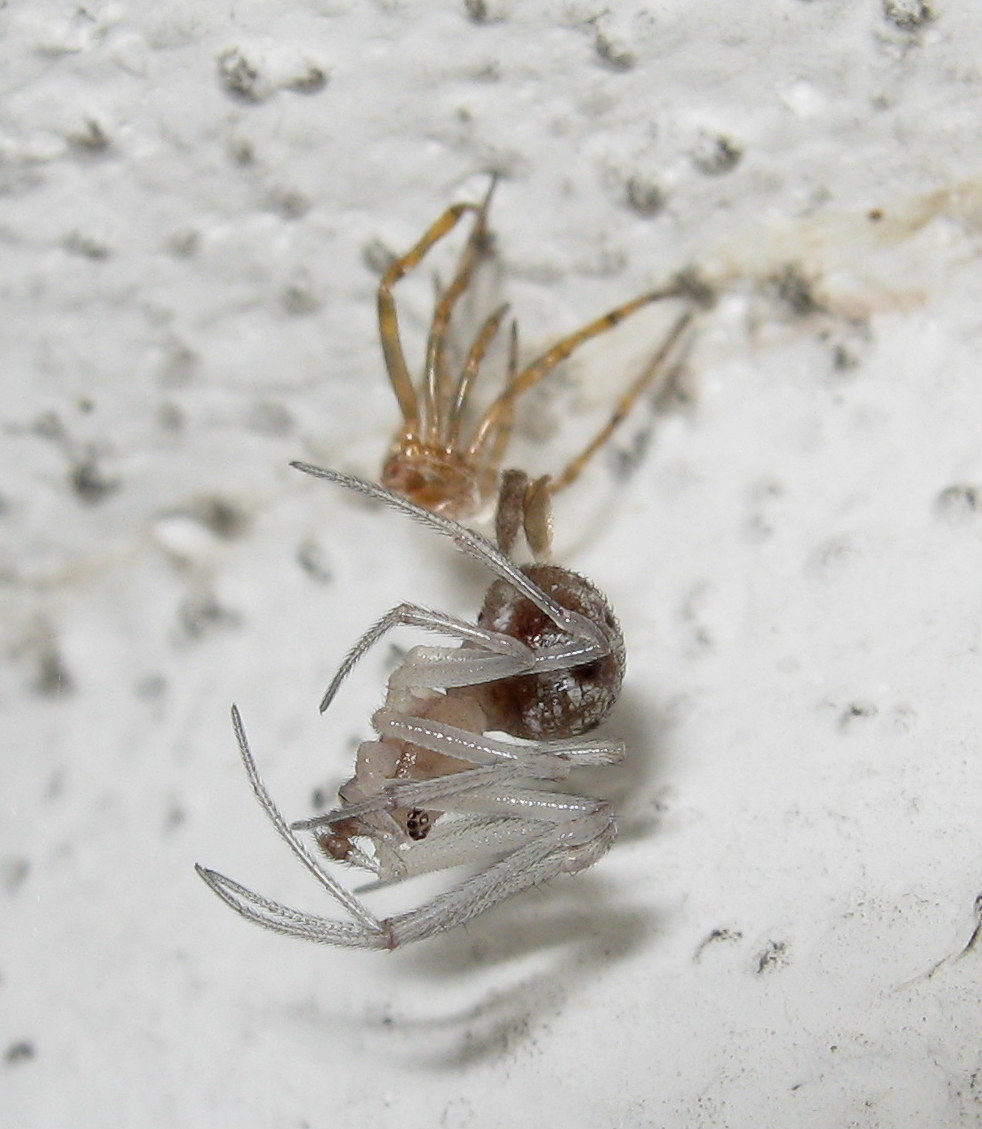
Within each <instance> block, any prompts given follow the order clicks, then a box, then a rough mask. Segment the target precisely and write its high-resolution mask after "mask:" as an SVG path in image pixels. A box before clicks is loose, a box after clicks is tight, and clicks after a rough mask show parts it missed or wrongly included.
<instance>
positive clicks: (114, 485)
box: [69, 452, 121, 506]
mask: <svg viewBox="0 0 982 1129" xmlns="http://www.w3.org/2000/svg"><path fill="white" fill-rule="evenodd" d="M69 479H70V481H71V484H72V489H73V490H74V491H75V493H76V494H77V495H78V497H79V498H80V499H81V501H83V502H85V503H86V504H87V505H90V506H94V505H96V504H98V503H99V502H102V501H104V500H105V499H106V498H108V497H109V495H110V494H112V493H114V492H115V491H116V490H118V489H119V487H120V485H121V482H120V480H119V479H118V478H111V477H109V475H107V474H106V472H105V470H104V469H103V467H102V465H101V463H100V462H99V459H98V456H97V455H96V454H95V453H94V452H90V453H89V454H87V455H85V456H84V457H83V458H82V459H81V460H80V461H79V462H78V463H76V464H75V466H74V467H72V470H71V472H70V475H69Z"/></svg>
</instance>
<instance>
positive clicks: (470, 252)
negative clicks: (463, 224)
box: [423, 177, 504, 445]
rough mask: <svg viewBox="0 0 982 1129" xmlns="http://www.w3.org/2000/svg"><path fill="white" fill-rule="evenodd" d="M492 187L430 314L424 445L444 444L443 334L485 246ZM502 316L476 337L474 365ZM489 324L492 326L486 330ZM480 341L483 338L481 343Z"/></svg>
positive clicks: (451, 397)
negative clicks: (476, 351)
mask: <svg viewBox="0 0 982 1129" xmlns="http://www.w3.org/2000/svg"><path fill="white" fill-rule="evenodd" d="M496 184H497V178H496V177H492V179H491V184H490V185H489V186H488V191H487V193H486V194H485V197H484V200H483V201H482V203H481V204H480V205H478V206H477V208H476V209H475V210H476V215H477V218H476V220H475V222H474V226H473V228H472V229H471V233H470V235H469V236H468V238H467V242H466V243H465V244H464V248H463V250H462V251H461V253H460V260H459V262H458V264H457V271H456V274H455V275H454V278H453V281H452V282H451V283H450V285H449V286H448V287H447V289H446V290H445V291H443V293H442V294H441V295H440V298H439V300H438V302H437V304H436V308H435V309H434V311H433V320H432V321H431V323H430V332H429V336H428V338H427V341H426V364H425V367H424V370H423V396H424V400H423V403H424V408H425V416H426V430H425V435H424V439H425V441H426V442H427V443H431V444H443V445H447V438H446V436H447V432H448V430H449V426H450V417H451V412H452V406H453V403H454V401H455V399H456V397H455V394H454V390H453V387H452V384H453V381H452V380H451V376H450V372H449V369H448V366H447V357H446V352H447V333H448V329H449V326H450V318H451V317H452V315H453V310H454V306H456V304H457V302H458V301H459V299H460V297H461V295H463V294H464V292H465V291H466V290H467V288H468V286H470V283H471V278H472V277H473V275H474V270H475V268H476V267H477V264H478V262H479V261H480V258H481V254H482V252H483V251H484V249H485V247H486V245H487V235H488V209H489V208H490V206H491V197H492V195H493V194H494V189H495V185H496ZM503 315H504V311H502V313H501V315H499V316H498V317H497V322H496V321H495V315H494V314H492V315H491V317H490V318H489V319H488V321H486V322H485V324H484V326H483V327H482V329H481V332H480V333H479V334H478V339H477V341H476V342H475V346H474V348H472V350H471V353H472V354H473V353H474V351H475V349H478V343H482V344H481V345H480V348H479V349H478V357H477V360H476V362H475V363H476V364H479V363H480V359H481V357H483V354H484V351H485V350H486V349H487V345H488V343H489V342H490V340H491V338H492V337H493V336H494V332H495V330H496V329H497V324H498V323H500V320H501V317H502V316H503ZM489 324H491V325H493V328H491V329H490V330H489V328H488V327H489ZM484 338H486V339H485V340H483V342H482V339H484Z"/></svg>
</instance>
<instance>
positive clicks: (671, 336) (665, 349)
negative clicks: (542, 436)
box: [552, 310, 693, 494]
mask: <svg viewBox="0 0 982 1129" xmlns="http://www.w3.org/2000/svg"><path fill="white" fill-rule="evenodd" d="M692 316H693V315H692V311H691V310H690V311H688V312H687V313H684V314H683V315H682V316H681V317H680V318H679V319H678V321H676V322H675V324H674V325H673V326H672V328H671V330H670V331H669V333H668V336H667V337H666V338H665V340H664V341H663V342H662V344H661V347H660V348H659V349H658V352H657V353H655V355H654V356H653V357H652V358H651V360H650V361H649V362H648V363H647V365H645V367H644V369H643V370H642V372H641V375H640V376H639V377H638V378H637V380H635V381H634V383H633V384H632V385H631V387H630V388H628V390H627V391H626V392H625V393H624V395H623V396H622V397H621V398H620V400H619V401H618V403H617V407H616V408H614V411H613V413H612V414H611V417H610V419H609V420H607V422H606V423H605V424H604V426H603V427H602V428H601V429H600V430H599V431H598V432H597V434H596V435H595V436H594V437H593V439H592V440H591V441H590V442H589V443H588V444H587V445H586V447H584V448H583V450H582V451H581V452H580V453H579V454H578V455H577V456H576V458H575V459H573V460H572V461H571V462H570V463H569V464H568V465H567V467H566V469H565V470H564V471H563V472H562V474H559V475H557V476H556V477H555V478H554V479H553V481H552V493H553V494H555V493H556V491H557V490H562V489H563V488H564V487H566V486H569V484H570V483H571V482H575V481H576V479H577V478H579V477H580V474H581V472H582V470H583V468H584V467H585V466H586V464H587V463H588V462H589V461H590V459H592V458H593V456H594V455H595V454H596V453H597V451H599V450H600V448H601V447H602V446H603V445H604V443H606V442H607V440H608V439H609V438H610V436H611V435H612V434H613V432H614V430H615V429H616V428H617V427H619V426H620V424H621V423H623V422H624V419H625V417H626V416H627V415H628V413H629V412H630V411H631V409H632V408H633V407H634V405H635V403H637V400H638V398H639V397H640V396H641V394H642V393H643V392H644V390H645V389H646V388H648V387H649V386H650V385H651V382H652V381H653V380H654V379H655V377H656V376H657V375H658V373H659V372H660V371H661V370H662V367H663V365H664V363H665V360H666V358H667V357H668V355H669V353H670V352H671V351H672V349H673V348H674V346H675V344H676V342H677V341H678V340H679V338H680V337H681V336H682V334H683V333H684V332H685V330H686V327H687V326H688V325H689V323H690V322H691V321H692Z"/></svg>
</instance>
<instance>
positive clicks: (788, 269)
mask: <svg viewBox="0 0 982 1129" xmlns="http://www.w3.org/2000/svg"><path fill="white" fill-rule="evenodd" d="M769 283H770V287H771V289H772V290H773V292H774V294H775V296H776V297H777V299H778V300H779V301H780V302H783V303H784V305H785V306H787V307H788V309H790V310H791V312H792V313H794V314H796V315H797V316H798V317H807V316H808V315H809V314H813V313H816V312H818V311H819V310H822V309H823V306H822V303H821V302H820V301H819V300H818V298H817V297H816V294H815V283H814V280H813V279H812V278H810V277H809V276H808V275H807V274H806V273H805V269H804V267H802V266H801V264H800V263H788V264H787V266H785V267H784V269H783V270H781V271H780V272H779V273H777V274H776V275H773V276H772V277H771V279H770V280H769Z"/></svg>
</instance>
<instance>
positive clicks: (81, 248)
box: [62, 231, 112, 262]
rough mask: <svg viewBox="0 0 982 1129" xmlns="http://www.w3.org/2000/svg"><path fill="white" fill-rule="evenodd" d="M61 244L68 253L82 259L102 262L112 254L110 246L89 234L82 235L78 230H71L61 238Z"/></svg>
mask: <svg viewBox="0 0 982 1129" xmlns="http://www.w3.org/2000/svg"><path fill="white" fill-rule="evenodd" d="M62 246H63V247H64V248H65V250H66V251H67V252H68V253H69V254H70V255H78V256H79V257H80V258H82V259H92V260H93V261H94V262H102V261H104V260H105V259H108V258H110V256H111V255H112V250H111V248H110V247H109V246H108V245H107V244H106V243H102V242H100V241H99V240H98V239H95V238H93V237H92V236H90V235H83V234H82V233H81V232H79V231H71V232H69V233H68V235H66V236H65V238H64V239H63V240H62Z"/></svg>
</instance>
